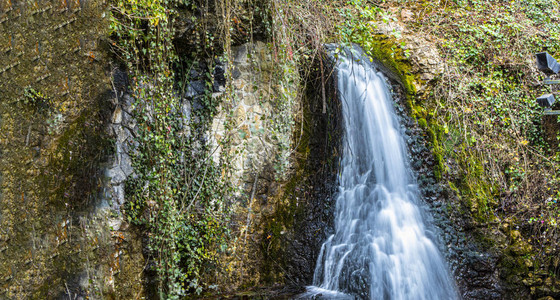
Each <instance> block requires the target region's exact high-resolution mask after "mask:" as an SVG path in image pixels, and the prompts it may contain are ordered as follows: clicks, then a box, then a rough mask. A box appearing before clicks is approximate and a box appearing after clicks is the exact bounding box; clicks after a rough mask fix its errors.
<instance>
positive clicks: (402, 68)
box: [362, 34, 420, 117]
mask: <svg viewBox="0 0 560 300" xmlns="http://www.w3.org/2000/svg"><path fill="white" fill-rule="evenodd" d="M362 47H364V49H365V50H366V51H367V53H368V54H369V55H371V56H372V57H373V58H375V59H377V60H378V61H380V62H381V63H382V64H383V65H384V66H385V67H387V68H388V69H389V70H390V71H392V72H393V73H394V74H396V75H397V76H398V77H399V79H400V81H401V84H402V85H403V87H404V89H405V91H406V100H407V106H408V108H409V109H410V110H411V111H413V112H415V110H414V109H413V107H414V103H415V96H416V92H417V89H416V85H417V84H418V83H420V80H419V79H417V78H416V77H415V76H414V75H413V74H412V72H411V69H412V65H411V62H410V60H409V59H408V58H406V56H405V54H404V50H403V49H402V48H401V47H400V46H399V45H398V44H397V41H396V40H395V39H394V38H392V37H389V36H386V35H382V34H377V35H373V36H372V37H371V38H370V39H368V43H367V45H362ZM413 116H414V117H416V114H415V113H413Z"/></svg>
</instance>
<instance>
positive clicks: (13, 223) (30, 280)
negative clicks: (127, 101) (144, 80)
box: [0, 1, 143, 299]
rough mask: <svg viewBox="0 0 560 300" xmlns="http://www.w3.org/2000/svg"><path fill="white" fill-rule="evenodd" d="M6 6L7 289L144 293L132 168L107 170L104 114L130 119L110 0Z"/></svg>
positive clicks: (0, 271) (3, 273)
mask: <svg viewBox="0 0 560 300" xmlns="http://www.w3.org/2000/svg"><path fill="white" fill-rule="evenodd" d="M65 3H66V2H65ZM5 5H7V6H5ZM2 12H3V15H2V18H3V24H2V26H3V32H6V33H8V34H7V35H2V38H3V40H2V46H1V47H2V50H1V51H2V53H3V54H2V55H0V66H2V67H0V77H2V78H1V80H0V90H1V92H0V94H1V97H2V99H1V100H0V128H1V130H0V149H1V150H0V151H1V154H0V172H1V175H0V185H1V191H0V298H1V299H5V298H6V299H29V298H35V299H58V298H67V297H69V298H72V299H83V298H86V297H87V298H90V299H102V298H108V297H116V298H133V297H134V296H136V295H142V281H141V278H139V277H138V276H137V275H138V274H139V273H140V272H141V270H142V261H143V258H142V256H141V252H140V251H139V250H140V249H141V247H140V246H141V245H140V243H139V239H137V238H136V237H135V236H134V234H133V233H131V232H129V231H127V230H126V228H125V227H126V225H125V223H124V222H122V219H121V216H120V214H119V210H118V206H119V203H120V202H122V200H123V193H122V189H120V188H119V187H120V185H121V184H122V181H123V180H124V178H125V177H126V175H127V173H129V172H130V170H129V169H126V168H123V167H122V165H121V167H120V168H112V169H110V170H108V172H107V175H110V176H111V177H112V179H111V180H112V181H113V182H112V183H108V182H107V180H106V179H105V176H104V174H103V172H102V171H101V170H102V169H103V167H102V166H103V164H105V163H107V160H108V159H109V157H111V149H112V145H111V143H110V142H109V140H108V136H107V135H106V134H105V132H106V130H105V129H106V128H107V124H108V123H109V122H111V121H110V120H111V119H112V122H113V123H115V124H125V123H126V114H125V112H123V111H122V110H119V109H115V110H114V111H112V109H113V108H114V106H113V104H112V103H111V99H114V98H115V95H114V93H115V92H118V91H113V87H112V84H111V77H112V76H111V72H108V70H109V59H108V58H107V56H106V52H105V50H103V47H102V46H101V41H102V39H103V38H104V35H105V34H106V30H107V28H108V24H107V20H106V19H105V18H104V15H105V13H106V12H105V11H104V4H103V3H101V1H86V2H84V1H82V2H78V1H69V2H68V3H66V4H65V5H60V2H56V1H47V2H41V3H40V5H39V4H36V3H31V2H29V3H28V2H17V1H15V2H6V3H3V5H2ZM5 47H7V48H5ZM125 77H126V76H125ZM115 79H116V80H115V83H116V85H117V86H119V87H123V85H122V84H121V85H119V84H118V81H119V80H118V78H115ZM119 93H120V91H119ZM111 113H112V114H111ZM117 136H118V135H117ZM117 152H119V150H118V149H117ZM121 159H122V160H123V161H125V160H126V158H125V157H121ZM105 183H107V184H109V185H112V186H111V188H110V189H109V188H108V189H106V188H105V187H104V185H105ZM113 188H114V189H113ZM105 192H107V194H109V195H107V196H106V195H104V194H105ZM111 193H114V194H115V201H114V202H113V205H111V206H110V205H108V202H106V201H104V200H103V199H110V198H111V196H110V194H111Z"/></svg>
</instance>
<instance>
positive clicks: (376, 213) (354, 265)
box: [308, 51, 457, 299]
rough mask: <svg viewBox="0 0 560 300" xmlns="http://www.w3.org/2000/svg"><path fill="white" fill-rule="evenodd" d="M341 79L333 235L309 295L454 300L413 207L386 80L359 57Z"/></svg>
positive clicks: (344, 60)
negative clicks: (339, 158)
mask: <svg viewBox="0 0 560 300" xmlns="http://www.w3.org/2000/svg"><path fill="white" fill-rule="evenodd" d="M348 52H349V51H348ZM353 52H356V51H353ZM352 56H353V57H355V58H354V59H353V58H351V57H352ZM337 72H338V90H339V95H340V97H341V101H342V107H343V108H342V111H343V119H344V121H343V122H344V142H343V147H344V150H343V156H342V161H341V174H340V177H339V182H340V187H339V192H338V198H337V204H336V219H335V233H334V234H333V235H332V236H330V237H329V238H328V240H327V241H326V242H325V243H324V244H323V246H322V247H321V252H320V255H319V258H318V261H317V266H316V269H315V275H314V279H313V284H314V285H315V286H314V287H309V288H308V291H309V292H310V293H314V294H318V293H321V294H322V295H323V297H327V298H329V295H330V297H334V298H344V297H348V296H349V295H352V296H350V297H358V298H361V299H456V298H457V294H456V292H455V288H454V283H453V281H452V280H451V278H450V276H449V273H448V271H447V268H446V266H445V263H444V260H443V258H442V255H441V254H440V252H439V250H438V248H437V247H436V246H435V244H434V242H433V241H432V240H431V239H430V238H429V237H428V236H427V235H428V234H429V231H428V230H427V229H426V226H425V224H424V221H423V220H422V214H421V211H420V209H419V207H418V206H417V204H416V202H417V198H418V192H417V188H416V186H415V185H414V184H413V182H414V180H413V178H412V174H411V172H410V171H409V169H408V167H407V149H406V146H405V143H404V141H403V137H402V135H401V131H400V129H399V123H398V119H397V116H396V114H395V111H394V109H393V100H392V95H391V92H390V91H389V89H388V85H387V82H386V79H385V77H384V76H383V75H382V74H381V73H380V72H379V71H377V70H376V69H375V68H374V67H373V66H372V64H371V63H370V62H369V59H368V58H367V57H366V56H365V55H364V54H361V53H359V54H356V53H354V55H350V54H345V56H343V57H341V58H339V62H338V65H337ZM344 295H346V296H344Z"/></svg>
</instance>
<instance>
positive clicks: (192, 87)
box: [185, 80, 206, 99]
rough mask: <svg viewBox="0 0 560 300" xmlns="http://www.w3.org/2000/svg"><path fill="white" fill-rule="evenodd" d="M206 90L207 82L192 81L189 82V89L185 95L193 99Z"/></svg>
mask: <svg viewBox="0 0 560 300" xmlns="http://www.w3.org/2000/svg"><path fill="white" fill-rule="evenodd" d="M205 90H206V84H205V83H204V81H202V80H196V81H191V82H189V83H188V86H187V91H186V92H185V97H186V98H189V99H192V98H194V97H196V96H201V95H204V91H205Z"/></svg>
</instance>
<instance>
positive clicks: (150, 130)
mask: <svg viewBox="0 0 560 300" xmlns="http://www.w3.org/2000/svg"><path fill="white" fill-rule="evenodd" d="M191 5H194V4H193V3H190V1H180V0H179V1H176V0H154V1H152V0H140V1H125V0H115V1H113V3H112V7H111V8H112V24H111V29H112V31H113V32H112V34H113V39H114V40H113V42H112V46H113V48H114V50H115V53H116V54H117V55H119V56H120V58H121V59H122V60H123V62H125V63H126V65H127V68H128V71H129V74H130V79H131V84H130V90H131V93H132V95H133V97H134V99H136V102H135V104H134V108H133V110H134V116H135V118H136V122H137V126H136V132H135V139H134V141H133V143H132V144H131V146H132V148H133V149H134V155H133V157H132V160H133V167H134V171H135V176H134V177H133V178H132V179H129V180H128V182H127V186H126V190H127V203H126V204H125V210H126V215H127V217H128V220H129V222H131V223H133V224H136V225H138V226H144V228H145V229H146V232H147V234H148V247H149V249H150V255H151V256H152V261H153V263H154V268H153V270H154V271H156V274H157V279H158V282H159V285H158V293H159V297H160V298H168V299H178V298H180V297H182V296H184V295H185V294H186V293H189V292H196V293H200V292H201V291H202V289H203V288H204V285H203V282H201V274H202V273H203V270H204V268H206V267H209V266H211V263H212V261H213V259H214V258H215V255H216V249H219V248H220V247H219V246H220V245H221V244H223V243H224V241H225V237H226V233H227V232H226V229H225V223H227V213H226V210H225V207H224V198H225V197H226V195H227V194H228V189H229V186H228V185H227V184H225V183H224V182H225V181H224V180H221V177H222V176H225V175H227V170H226V169H222V166H221V165H219V164H217V162H215V161H214V160H213V159H212V156H211V151H210V150H211V149H208V146H207V145H206V143H205V140H204V132H205V128H206V124H207V121H208V120H210V119H211V117H212V113H213V112H214V110H215V105H216V103H215V101H213V100H212V99H211V96H210V95H209V94H208V93H207V94H206V96H205V97H204V98H203V99H202V104H203V105H204V106H205V109H203V110H201V111H199V112H197V114H198V115H197V116H198V119H197V121H194V120H192V119H190V120H187V119H185V118H186V116H183V115H182V114H181V109H180V108H181V105H182V103H181V100H180V97H179V95H178V94H179V91H177V89H176V87H177V86H179V87H183V88H184V87H185V85H180V84H177V82H184V80H181V79H178V78H176V77H177V73H176V72H175V71H174V66H175V65H177V64H178V62H179V60H178V56H177V54H176V52H175V49H174V45H173V38H174V34H175V32H174V27H173V24H174V22H175V21H176V17H177V10H178V9H179V8H182V9H185V8H189V7H191ZM180 75H182V74H181V73H180ZM224 152H225V151H224Z"/></svg>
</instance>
